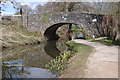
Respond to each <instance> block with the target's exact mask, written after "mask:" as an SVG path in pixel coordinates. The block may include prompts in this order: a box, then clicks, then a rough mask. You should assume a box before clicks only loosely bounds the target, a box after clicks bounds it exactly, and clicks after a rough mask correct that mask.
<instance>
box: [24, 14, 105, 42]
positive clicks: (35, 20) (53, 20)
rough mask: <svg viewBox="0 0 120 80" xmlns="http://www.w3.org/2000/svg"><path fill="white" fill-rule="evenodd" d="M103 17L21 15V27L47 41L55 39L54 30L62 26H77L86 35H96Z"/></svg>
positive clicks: (90, 15)
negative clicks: (38, 34) (34, 32)
mask: <svg viewBox="0 0 120 80" xmlns="http://www.w3.org/2000/svg"><path fill="white" fill-rule="evenodd" d="M102 19H103V15H98V14H87V13H75V12H72V13H42V14H28V15H27V14H23V20H22V21H23V25H24V26H26V27H27V29H29V30H30V31H36V32H38V33H40V34H42V35H43V36H45V37H46V38H47V39H49V40H51V39H56V38H57V37H58V36H57V35H56V30H57V29H58V28H59V27H60V26H62V25H70V24H77V25H80V26H81V27H82V29H84V30H85V32H86V34H88V35H92V34H94V33H98V30H97V29H98V28H97V27H98V26H97V25H96V24H98V25H101V24H102Z"/></svg>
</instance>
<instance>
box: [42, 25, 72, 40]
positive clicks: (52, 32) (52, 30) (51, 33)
mask: <svg viewBox="0 0 120 80" xmlns="http://www.w3.org/2000/svg"><path fill="white" fill-rule="evenodd" d="M66 24H68V25H69V24H72V23H58V24H54V25H52V26H50V27H49V28H47V30H46V31H45V33H44V36H45V37H46V38H47V39H48V40H57V39H59V36H58V35H57V34H56V30H57V29H58V28H59V27H61V26H63V25H66Z"/></svg>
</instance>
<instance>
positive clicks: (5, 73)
mask: <svg viewBox="0 0 120 80" xmlns="http://www.w3.org/2000/svg"><path fill="white" fill-rule="evenodd" d="M28 70H29V69H28V68H25V67H24V66H3V68H2V77H3V78H23V73H25V74H30V72H29V71H28Z"/></svg>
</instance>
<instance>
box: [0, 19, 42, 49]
mask: <svg viewBox="0 0 120 80" xmlns="http://www.w3.org/2000/svg"><path fill="white" fill-rule="evenodd" d="M0 28H1V30H2V38H1V39H0V42H1V43H2V46H3V47H15V46H20V45H29V44H35V43H40V42H41V41H42V39H41V35H38V34H37V33H36V32H29V31H28V30H27V29H26V28H25V27H24V26H22V25H21V24H20V23H19V22H17V21H11V20H3V21H2V27H0Z"/></svg>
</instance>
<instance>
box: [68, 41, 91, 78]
mask: <svg viewBox="0 0 120 80" xmlns="http://www.w3.org/2000/svg"><path fill="white" fill-rule="evenodd" d="M67 44H69V45H70V46H71V48H72V49H74V50H75V51H76V54H75V55H74V57H73V58H72V59H71V60H70V61H69V63H70V64H69V67H68V69H67V70H68V71H69V70H73V73H72V74H70V75H71V77H73V78H75V77H76V78H78V77H79V78H80V77H83V76H84V75H85V73H84V69H86V67H87V66H86V62H87V60H88V57H89V56H90V55H91V53H92V51H93V47H91V46H88V45H84V44H79V43H75V42H73V41H70V42H68V43H67ZM78 71H79V72H78ZM73 74H74V75H73ZM70 75H69V76H70Z"/></svg>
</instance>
